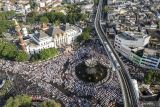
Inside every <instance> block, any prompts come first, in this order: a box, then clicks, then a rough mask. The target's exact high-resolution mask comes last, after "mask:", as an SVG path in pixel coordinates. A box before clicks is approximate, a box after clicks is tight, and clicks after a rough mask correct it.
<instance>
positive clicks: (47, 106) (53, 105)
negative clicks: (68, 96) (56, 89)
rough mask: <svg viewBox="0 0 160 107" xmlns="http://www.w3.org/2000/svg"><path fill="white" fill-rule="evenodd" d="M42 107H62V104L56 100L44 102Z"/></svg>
mask: <svg viewBox="0 0 160 107" xmlns="http://www.w3.org/2000/svg"><path fill="white" fill-rule="evenodd" d="M40 107H61V104H60V103H58V102H56V101H54V100H51V101H44V102H42V103H41V104H40Z"/></svg>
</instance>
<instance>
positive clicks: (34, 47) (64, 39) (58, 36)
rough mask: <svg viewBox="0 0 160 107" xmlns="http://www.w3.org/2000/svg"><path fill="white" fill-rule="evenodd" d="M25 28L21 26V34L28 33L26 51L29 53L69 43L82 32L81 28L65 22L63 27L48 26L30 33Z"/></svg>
mask: <svg viewBox="0 0 160 107" xmlns="http://www.w3.org/2000/svg"><path fill="white" fill-rule="evenodd" d="M26 30H27V29H24V28H23V33H22V34H23V35H24V36H26V35H28V36H27V37H28V39H26V40H25V42H26V51H27V53H29V54H35V53H38V52H39V51H41V50H43V49H46V48H52V47H54V48H58V47H62V46H66V45H69V44H71V43H73V42H74V41H75V39H76V38H77V37H78V36H79V35H81V34H82V29H81V28H79V27H77V26H73V25H69V24H66V25H65V28H64V29H61V28H59V27H48V28H46V29H41V30H39V31H35V32H34V33H32V34H26V33H27V31H26Z"/></svg>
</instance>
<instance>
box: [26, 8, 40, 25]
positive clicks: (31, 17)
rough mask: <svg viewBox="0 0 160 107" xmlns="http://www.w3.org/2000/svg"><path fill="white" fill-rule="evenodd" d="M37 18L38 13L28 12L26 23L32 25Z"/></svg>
mask: <svg viewBox="0 0 160 107" xmlns="http://www.w3.org/2000/svg"><path fill="white" fill-rule="evenodd" d="M37 16H38V13H37V12H34V11H32V12H30V13H28V14H27V17H26V21H27V22H28V23H30V24H33V23H35V21H36V20H37Z"/></svg>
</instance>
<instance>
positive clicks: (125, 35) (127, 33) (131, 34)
mask: <svg viewBox="0 0 160 107" xmlns="http://www.w3.org/2000/svg"><path fill="white" fill-rule="evenodd" d="M119 36H120V37H122V38H124V39H126V40H137V39H140V38H145V37H147V35H145V34H144V33H142V32H131V31H125V32H123V33H121V34H120V35H119Z"/></svg>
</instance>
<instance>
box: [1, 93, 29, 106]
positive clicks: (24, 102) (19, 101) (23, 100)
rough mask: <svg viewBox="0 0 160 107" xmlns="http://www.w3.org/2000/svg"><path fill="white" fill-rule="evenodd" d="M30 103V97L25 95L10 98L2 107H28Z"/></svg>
mask: <svg viewBox="0 0 160 107" xmlns="http://www.w3.org/2000/svg"><path fill="white" fill-rule="evenodd" d="M31 101H32V99H31V97H29V96H27V95H18V96H15V97H10V98H9V99H8V100H7V102H6V104H5V105H4V107H30V104H31Z"/></svg>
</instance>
